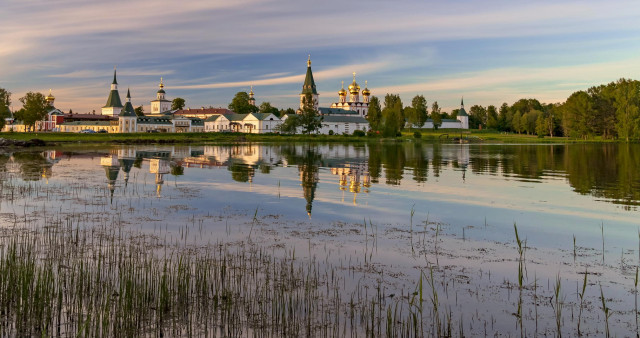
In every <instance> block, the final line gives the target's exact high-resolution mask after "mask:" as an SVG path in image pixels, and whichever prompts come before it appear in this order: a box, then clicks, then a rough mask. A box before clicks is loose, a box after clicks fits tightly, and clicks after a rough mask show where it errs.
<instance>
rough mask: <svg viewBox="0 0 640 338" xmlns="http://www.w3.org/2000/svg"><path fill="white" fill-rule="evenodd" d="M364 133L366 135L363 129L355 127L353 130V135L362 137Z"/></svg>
mask: <svg viewBox="0 0 640 338" xmlns="http://www.w3.org/2000/svg"><path fill="white" fill-rule="evenodd" d="M364 135H366V133H365V132H364V130H360V129H356V130H354V131H353V136H358V137H362V136H364Z"/></svg>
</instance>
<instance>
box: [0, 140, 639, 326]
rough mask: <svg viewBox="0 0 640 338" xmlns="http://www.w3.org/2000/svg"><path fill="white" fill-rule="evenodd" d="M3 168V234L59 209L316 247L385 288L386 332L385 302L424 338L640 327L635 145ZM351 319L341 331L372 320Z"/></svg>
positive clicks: (426, 147)
mask: <svg viewBox="0 0 640 338" xmlns="http://www.w3.org/2000/svg"><path fill="white" fill-rule="evenodd" d="M0 170H2V172H3V176H2V191H3V192H2V197H3V198H2V200H1V203H0V212H1V214H0V216H1V217H2V223H3V228H5V229H8V228H12V227H16V226H18V225H20V224H22V226H24V227H26V228H28V229H37V228H40V227H46V226H47V224H49V223H50V222H52V221H51V219H52V217H54V216H53V215H55V217H56V219H69V218H74V217H75V218H77V219H78V223H77V224H78V225H77V226H78V227H81V228H85V229H89V228H91V227H96V226H106V225H113V224H116V223H117V227H118V228H119V229H125V230H126V231H135V232H140V233H142V234H151V235H153V236H156V238H159V239H160V240H161V241H164V242H166V243H171V244H172V245H175V246H177V247H183V248H203V247H206V246H208V245H211V244H212V243H218V244H219V243H225V245H230V246H236V247H246V246H251V247H254V248H260V249H261V250H262V249H264V250H266V251H268V252H270V253H271V254H272V255H274V256H278V257H289V256H290V255H292V254H293V255H295V257H296V259H297V260H305V259H307V260H312V259H313V260H314V261H315V260H317V264H318V266H321V267H323V268H325V269H327V267H330V268H329V269H330V271H335V273H336V274H338V275H340V280H341V282H340V283H342V284H341V287H340V290H339V294H340V297H342V298H341V301H342V302H343V303H347V300H349V299H351V302H353V298H354V295H355V294H358V297H362V298H367V297H369V298H370V297H373V295H374V294H375V295H377V296H375V297H378V300H377V301H374V303H375V304H378V306H380V307H381V309H382V310H381V311H379V312H380V313H379V314H380V315H381V317H383V318H384V320H383V321H386V322H385V323H384V325H383V324H379V325H380V326H381V327H380V328H378V330H380V332H382V333H384V332H385V330H392V331H390V332H395V333H396V334H399V333H401V332H404V331H403V330H404V329H406V328H403V327H402V326H399V327H395V326H393V324H390V323H393V320H391V321H387V319H386V318H385V317H388V314H389V313H388V312H385V311H391V310H389V309H393V311H396V312H393V316H398V318H404V317H403V316H406V315H408V314H414V313H416V312H415V311H414V310H412V309H413V308H414V307H415V308H418V307H419V308H420V311H419V313H420V318H422V319H421V320H419V321H420V322H422V325H424V328H421V329H420V330H416V332H419V333H418V335H431V334H438V332H440V331H438V332H436V331H431V330H434V329H433V328H432V325H430V324H429V323H430V322H429V321H431V322H432V323H436V324H438V327H442V328H443V330H444V329H446V327H447V326H448V327H449V329H450V330H452V332H457V333H456V335H458V333H460V332H464V333H465V334H471V335H481V334H489V335H493V334H496V333H500V334H505V335H515V334H518V333H521V332H522V333H523V334H524V335H533V334H555V333H557V332H558V330H559V331H560V332H562V333H563V334H565V335H576V334H577V330H578V322H579V321H580V322H581V325H582V326H581V330H582V333H587V334H590V335H603V334H605V331H606V325H608V326H609V327H610V330H611V334H615V335H618V336H628V335H632V334H633V335H635V333H636V332H637V326H636V321H635V319H634V318H635V316H634V313H635V308H636V305H635V302H634V299H635V298H634V297H635V294H636V291H635V290H636V288H635V285H634V279H635V278H636V271H637V270H636V269H637V266H638V264H639V262H640V251H638V250H639V249H640V230H639V229H640V211H639V210H638V205H639V203H640V145H637V144H631V145H628V144H559V145H547V144H545V145H524V144H523V145H502V144H499V145H498V144H496V145H491V144H429V143H412V142H404V143H362V144H359V143H356V144H313V143H301V144H228V145H198V146H154V145H145V146H104V147H101V146H95V147H81V146H68V147H52V148H46V149H40V150H35V151H32V150H25V151H22V150H17V151H15V152H5V153H4V154H2V155H0ZM48 217H49V218H48ZM75 218H74V219H75ZM514 224H516V225H517V232H518V235H519V239H520V240H522V242H521V244H520V246H518V243H517V240H516V234H515V227H514ZM6 231H8V230H6ZM518 247H520V248H521V250H523V251H522V255H520V253H519V251H518ZM585 271H587V274H586V275H587V277H588V278H587V285H586V287H585V291H583V297H580V294H581V292H580V291H581V289H582V286H583V280H584V276H585ZM519 275H521V276H522V277H519ZM427 282H429V283H427ZM428 285H429V286H428ZM419 287H421V290H420V292H418V291H416V290H417V288H419ZM363 288H364V289H363ZM363 290H364V291H363ZM373 290H377V291H376V292H374V291H373ZM381 290H382V291H381ZM558 290H560V291H559V292H558V293H556V291H558ZM422 291H424V294H425V295H424V296H423V292H422ZM336 292H337V291H336ZM363 293H364V294H363ZM381 293H382V294H383V295H384V296H380V294H381ZM417 294H419V295H420V297H421V298H423V299H422V301H420V302H419V301H416V300H415V297H417V296H416V295H417ZM427 294H428V295H427ZM436 294H438V296H437V297H436V296H435V295H436ZM602 295H604V296H605V299H604V300H605V302H606V303H605V306H604V308H610V312H609V314H608V315H605V312H604V310H603V309H604V308H603V304H602V299H601V296H602ZM336 297H337V296H336ZM416 304H417V305H416ZM343 305H344V304H343ZM337 306H338V309H340V305H337ZM559 308H560V309H561V310H562V311H558V310H559ZM581 308H582V311H580V309H581ZM345 311H346V310H345ZM363 311H364V310H363ZM578 312H583V313H581V314H580V315H578ZM345 313H346V312H345ZM373 313H375V310H373ZM558 313H560V314H558ZM579 316H580V318H581V319H580V320H579V319H578V317H579ZM607 316H610V317H609V318H608V324H607V320H606V319H605V317H607ZM339 317H340V318H337V319H336V320H335V322H336V323H338V324H336V325H337V328H336V329H335V330H336V331H330V332H333V334H336V333H339V335H343V334H344V335H348V334H351V335H358V334H362V332H372V333H376V332H377V331H375V325H371V326H372V327H369V326H367V325H365V324H366V323H364V322H366V321H362V320H361V321H360V322H359V323H355V324H354V323H353V319H352V320H351V323H349V321H348V320H347V319H346V318H347V317H348V316H347V315H346V314H344V313H343V314H342V315H340V316H339ZM558 318H560V321H556V320H557V319H558ZM403 320H404V319H400V320H399V321H398V322H402V323H404V321H403ZM340 323H341V324H340ZM363 323H364V324H363ZM558 323H560V324H558ZM392 326H393V327H392ZM246 330H255V327H254V328H253V329H251V328H249V329H246ZM370 330H371V331H370ZM249 332H251V331H249ZM380 332H378V333H380ZM442 332H445V331H442ZM442 332H440V334H442ZM174 333H175V332H174ZM245 333H246V331H245Z"/></svg>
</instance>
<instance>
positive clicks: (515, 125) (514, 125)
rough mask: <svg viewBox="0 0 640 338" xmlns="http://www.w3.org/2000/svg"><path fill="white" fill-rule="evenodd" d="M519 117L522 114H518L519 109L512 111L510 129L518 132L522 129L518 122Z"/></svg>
mask: <svg viewBox="0 0 640 338" xmlns="http://www.w3.org/2000/svg"><path fill="white" fill-rule="evenodd" d="M521 118H522V115H521V114H520V111H519V110H516V112H515V113H513V118H512V119H511V129H512V130H513V131H515V132H517V133H518V134H520V132H521V131H522V124H521V123H520V120H521Z"/></svg>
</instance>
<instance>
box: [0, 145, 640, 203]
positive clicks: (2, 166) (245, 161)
mask: <svg viewBox="0 0 640 338" xmlns="http://www.w3.org/2000/svg"><path fill="white" fill-rule="evenodd" d="M639 150H640V145H634V144H581V145H468V144H465V145H441V144H420V143H392V144H382V143H374V144H361V145H337V144H329V145H317V144H295V145H294V144H278V145H261V144H241V145H223V146H213V145H207V146H167V147H162V146H143V147H131V146H119V147H113V148H110V149H106V150H103V151H91V152H89V151H87V152H80V151H77V150H76V151H73V152H71V151H65V149H64V148H60V149H55V150H48V151H44V152H33V151H17V152H13V153H5V154H1V155H0V171H4V172H10V173H14V174H16V175H17V176H18V177H19V178H21V179H22V180H24V181H37V180H41V179H46V180H48V179H50V178H51V177H52V176H55V170H54V169H55V167H56V165H57V164H58V162H59V161H60V159H61V158H63V157H65V158H67V159H69V160H72V159H74V158H87V157H91V158H93V157H99V158H100V161H99V165H100V166H102V167H103V169H104V175H105V177H106V186H107V188H108V190H109V192H110V195H111V196H112V197H113V195H114V192H115V191H116V187H117V182H118V180H119V179H121V180H122V181H123V183H124V184H123V186H124V187H125V188H126V187H127V185H128V183H129V181H130V176H131V173H132V171H134V170H138V169H142V168H143V166H145V163H147V165H148V166H149V173H151V174H153V175H154V176H155V185H156V195H157V196H158V197H160V196H162V186H163V184H164V180H165V175H166V174H171V175H173V176H175V177H176V178H177V177H179V176H182V175H186V176H189V175H192V173H194V172H193V171H188V172H186V171H185V169H189V170H209V169H217V168H225V169H226V170H227V171H228V172H229V173H230V174H229V179H230V180H232V181H233V182H237V183H248V184H249V186H248V189H249V190H251V189H252V187H253V186H252V184H253V183H254V182H255V181H256V180H263V181H264V179H263V178H262V177H265V176H264V175H267V176H268V175H274V174H275V175H276V176H277V175H280V174H282V171H283V170H290V169H288V168H290V167H295V168H297V176H298V182H299V186H300V187H301V189H302V196H303V197H304V199H305V200H306V206H305V210H306V212H307V213H308V214H309V215H311V212H312V209H313V202H314V199H316V195H317V191H318V190H322V189H335V187H336V185H335V184H336V183H337V187H338V189H339V190H340V191H341V192H342V193H343V200H344V194H345V193H351V194H353V203H356V201H357V196H358V194H362V193H366V194H371V193H373V190H372V187H373V186H375V185H381V186H390V187H403V188H404V189H410V188H411V187H412V186H414V185H418V186H423V185H426V186H429V185H433V184H436V183H437V182H439V181H440V180H441V179H442V177H441V176H442V175H443V173H444V172H445V171H446V172H450V174H448V175H449V177H448V178H447V179H448V180H453V181H454V182H455V181H457V182H458V184H463V185H464V184H468V183H469V177H470V174H472V175H473V176H475V177H480V176H486V175H488V176H493V177H500V178H501V179H503V180H513V181H521V182H525V183H541V182H557V181H563V182H566V183H567V184H569V185H570V186H571V187H572V190H573V191H574V192H576V193H578V194H580V195H588V196H593V197H595V198H596V199H598V200H603V201H607V202H610V203H615V204H619V205H623V206H624V207H625V208H626V209H627V210H635V208H636V207H637V206H638V204H639V203H640V202H639V201H640V151H639ZM323 170H326V172H328V173H330V176H331V177H333V178H331V180H332V181H333V183H332V186H333V188H328V187H324V186H323V185H322V182H323V176H322V172H323ZM120 171H122V172H123V174H122V175H119V172H120ZM119 176H120V177H119ZM238 189H241V188H240V187H238Z"/></svg>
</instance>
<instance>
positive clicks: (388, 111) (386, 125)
mask: <svg viewBox="0 0 640 338" xmlns="http://www.w3.org/2000/svg"><path fill="white" fill-rule="evenodd" d="M382 123H383V127H382V134H383V135H384V136H385V137H395V136H396V135H398V133H399V132H400V130H402V128H403V126H404V115H403V112H402V100H401V99H400V95H397V94H387V95H385V97H384V109H383V110H382Z"/></svg>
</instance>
